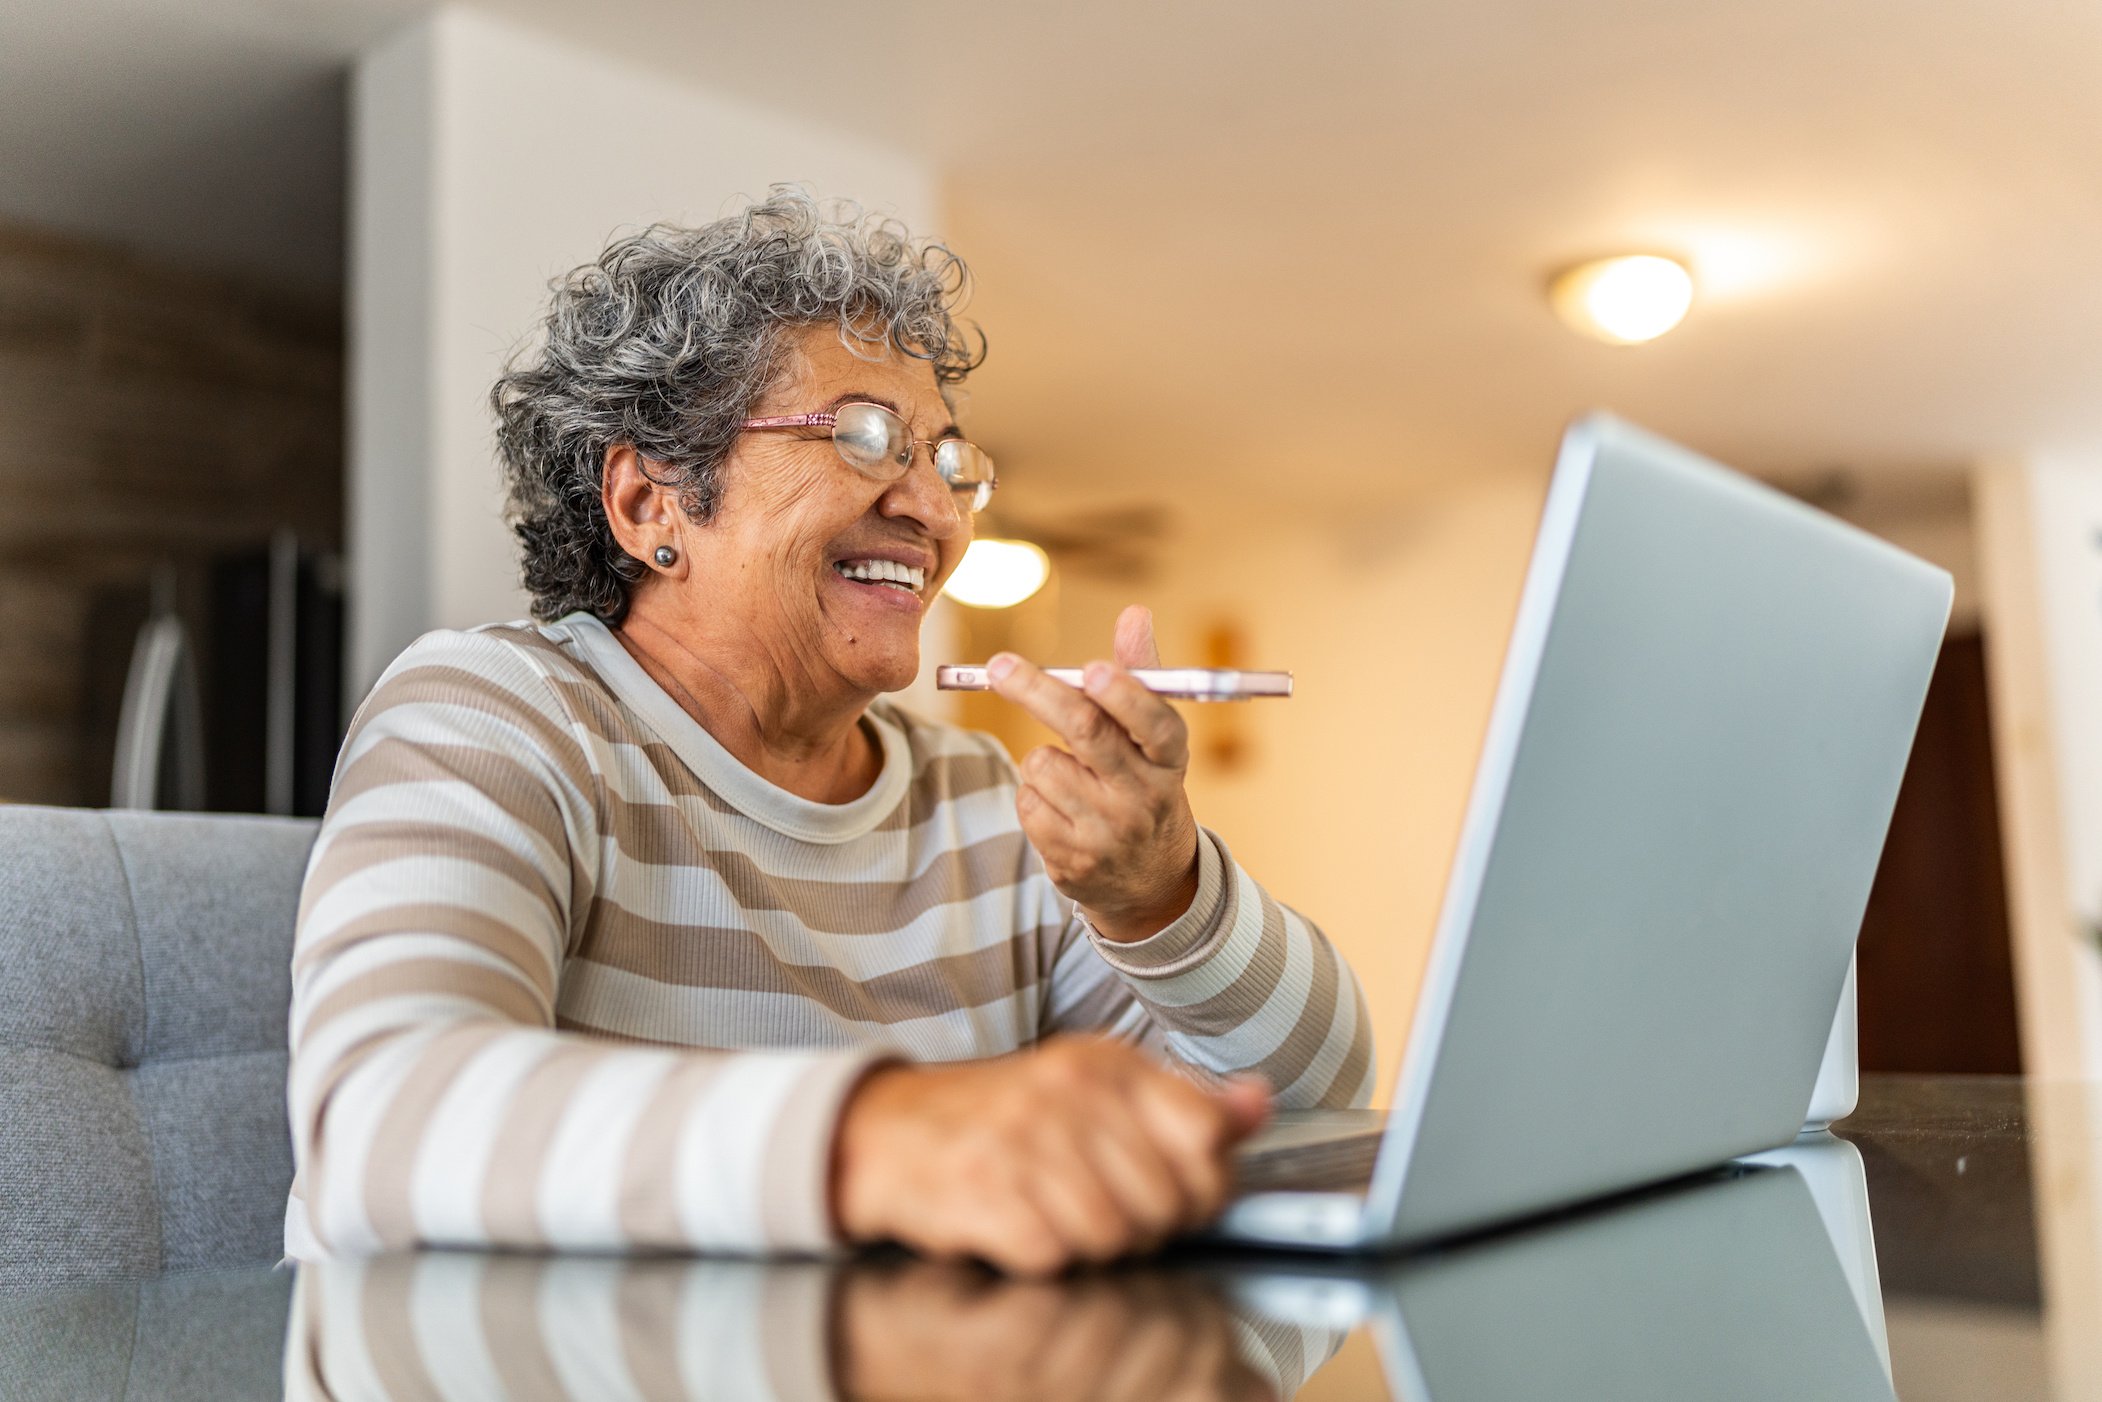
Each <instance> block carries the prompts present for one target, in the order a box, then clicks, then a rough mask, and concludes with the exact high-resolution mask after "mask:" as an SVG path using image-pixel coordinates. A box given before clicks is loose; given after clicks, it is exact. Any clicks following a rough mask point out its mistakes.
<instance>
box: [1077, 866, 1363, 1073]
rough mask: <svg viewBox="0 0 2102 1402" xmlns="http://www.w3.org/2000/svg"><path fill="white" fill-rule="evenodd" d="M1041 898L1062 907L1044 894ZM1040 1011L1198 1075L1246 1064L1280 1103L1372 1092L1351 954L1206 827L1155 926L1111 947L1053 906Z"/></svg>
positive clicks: (1228, 1070) (1233, 1069)
mask: <svg viewBox="0 0 2102 1402" xmlns="http://www.w3.org/2000/svg"><path fill="white" fill-rule="evenodd" d="M1045 888H1046V889H1047V890H1049V883H1048V882H1046V883H1045ZM1048 900H1049V902H1050V904H1051V906H1052V908H1053V911H1056V908H1057V907H1058V906H1061V905H1063V902H1062V900H1060V898H1058V896H1057V894H1056V892H1055V891H1054V892H1051V895H1050V896H1049V898H1048ZM1058 913H1060V914H1062V912H1058ZM1051 918H1055V916H1054V915H1053V914H1051V913H1049V912H1047V916H1046V919H1047V922H1048V920H1049V919H1051ZM1046 1022H1047V1025H1048V1027H1049V1028H1050V1030H1053V1031H1079V1030H1090V1031H1099V1032H1106V1033H1108V1034H1110V1035H1112V1036H1121V1037H1127V1038H1130V1039H1132V1040H1134V1041H1137V1042H1139V1043H1141V1044H1142V1045H1148V1046H1152V1047H1154V1048H1155V1049H1157V1050H1158V1051H1160V1052H1161V1053H1163V1054H1164V1055H1167V1056H1169V1057H1172V1058H1173V1059H1175V1060H1177V1061H1179V1062H1182V1063H1183V1064H1185V1065H1187V1066H1189V1067H1192V1068H1195V1069H1196V1070H1197V1071H1198V1072H1200V1073H1208V1074H1213V1075H1226V1074H1231V1073H1233V1072H1237V1071H1254V1072H1257V1073H1259V1074H1261V1075H1262V1076H1263V1077H1264V1078H1265V1079H1267V1080H1268V1081H1269V1082H1270V1085H1271V1087H1272V1088H1273V1090H1275V1092H1276V1093H1277V1099H1278V1103H1279V1104H1280V1105H1282V1106H1284V1107H1286V1108H1288V1109H1308V1108H1314V1107H1321V1108H1336V1107H1342V1106H1355V1105H1364V1104H1366V1103H1368V1102H1369V1101H1370V1099H1371V1096H1372V1077H1373V1069H1374V1068H1373V1048H1372V1022H1371V1019H1370V1017H1369V1016H1368V1015H1367V1012H1366V1008H1365V1000H1364V995H1363V994H1362V993H1361V992H1360V990H1359V988H1358V983H1357V979H1356V977H1355V976H1354V975H1353V974H1352V973H1351V971H1350V965H1349V964H1347V963H1346V962H1344V960H1343V958H1342V956H1341V955H1339V954H1337V953H1336V951H1335V948H1334V947H1333V946H1332V945H1330V944H1329V942H1328V939H1327V937H1326V936H1324V935H1323V934H1322V933H1321V931H1320V930H1319V929H1317V928H1316V927H1315V925H1314V923H1313V922H1312V921H1310V920H1308V919H1307V918H1306V917H1304V916H1302V915H1300V914H1299V913H1298V912H1297V911H1295V910H1293V909H1291V908H1290V907H1289V906H1286V905H1283V904H1281V903H1279V902H1278V901H1277V900H1275V899H1273V898H1272V897H1271V895H1270V893H1269V892H1268V891H1265V890H1264V889H1263V888H1262V886H1261V885H1259V884H1258V883H1257V882H1256V881H1255V879H1254V878H1253V877H1251V876H1250V875H1249V874H1248V873H1247V872H1246V871H1244V870H1243V869H1242V868H1241V866H1240V864H1239V863H1238V862H1236V861H1235V860H1234V859H1233V854H1232V853H1231V852H1230V851H1229V850H1228V849H1227V847H1226V844H1225V842H1223V841H1222V840H1221V839H1220V838H1219V836H1218V835H1217V834H1216V833H1214V832H1212V831H1210V830H1209V829H1205V830H1204V831H1202V832H1201V833H1200V835H1199V838H1198V846H1197V895H1196V898H1195V899H1194V900H1193V901H1191V903H1190V908H1189V910H1188V911H1186V912H1185V913H1184V914H1183V916H1182V918H1180V919H1179V920H1177V921H1175V922H1174V923H1173V924H1171V925H1169V926H1168V927H1167V928H1166V929H1164V930H1161V931H1160V932H1158V933H1157V934H1154V935H1151V936H1149V937H1148V938H1146V939H1143V940H1139V941H1136V942H1135V943H1131V944H1117V943H1114V942H1112V941H1110V940H1106V939H1104V938H1102V937H1101V936H1100V935H1099V934H1097V933H1096V932H1095V931H1094V930H1093V929H1092V928H1091V927H1090V926H1088V924H1087V922H1086V921H1085V920H1083V919H1082V918H1080V917H1079V916H1078V915H1077V914H1074V915H1070V916H1066V917H1065V925H1064V931H1063V935H1062V937H1061V939H1060V943H1059V950H1058V954H1057V959H1056V962H1055V963H1054V964H1053V966H1052V971H1051V978H1050V986H1049V1006H1048V1009H1047V1013H1046Z"/></svg>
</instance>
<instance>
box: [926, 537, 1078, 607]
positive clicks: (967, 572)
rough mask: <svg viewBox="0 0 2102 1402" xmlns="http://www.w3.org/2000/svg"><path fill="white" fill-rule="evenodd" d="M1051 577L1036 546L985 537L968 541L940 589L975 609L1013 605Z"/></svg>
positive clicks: (1048, 559) (1047, 563) (1049, 565)
mask: <svg viewBox="0 0 2102 1402" xmlns="http://www.w3.org/2000/svg"><path fill="white" fill-rule="evenodd" d="M1050 577H1051V561H1050V558H1049V557H1048V556H1046V555H1045V554H1044V552H1043V551H1042V550H1040V549H1038V548H1037V547H1036V546H1034V545H1031V544H1030V543H1029V542H1028V541H1026V540H997V539H994V538H992V537H990V536H988V537H985V538H983V539H980V540H974V541H972V542H971V548H970V549H969V550H966V551H965V552H964V555H963V563H962V564H960V565H958V566H957V567H956V573H954V574H952V575H950V576H949V582H948V583H947V584H945V585H943V586H942V592H943V593H944V594H947V595H948V596H949V597H950V598H952V599H954V600H956V602H957V603H959V604H969V605H970V606H971V607H972V608H974V609H1005V608H1013V607H1014V606H1015V605H1016V604H1019V603H1021V602H1022V600H1024V599H1026V598H1028V597H1029V596H1030V595H1032V594H1034V593H1035V592H1036V591H1037V590H1039V589H1041V588H1043V587H1044V581H1045V580H1046V579H1049V578H1050Z"/></svg>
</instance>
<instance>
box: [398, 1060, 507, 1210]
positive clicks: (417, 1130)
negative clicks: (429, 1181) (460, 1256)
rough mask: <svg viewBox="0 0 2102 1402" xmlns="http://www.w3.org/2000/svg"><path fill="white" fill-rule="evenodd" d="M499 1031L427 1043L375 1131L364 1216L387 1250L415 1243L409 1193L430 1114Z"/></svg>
mask: <svg viewBox="0 0 2102 1402" xmlns="http://www.w3.org/2000/svg"><path fill="white" fill-rule="evenodd" d="M503 1031H504V1029H502V1028H494V1027H486V1026H483V1027H459V1028H450V1029H448V1030H446V1031H444V1032H441V1033H439V1034H438V1035H437V1036H435V1037H433V1038H431V1040H430V1044H429V1045H427V1046H426V1047H424V1048H423V1050H422V1051H420V1052H418V1053H417V1056H416V1064H415V1066H414V1067H413V1068H411V1070H410V1071H409V1074H408V1077H407V1079H405V1080H404V1081H403V1082H402V1083H401V1086H400V1088H399V1089H398V1090H396V1091H395V1093H394V1099H393V1100H392V1101H391V1102H389V1104H388V1106H387V1109H386V1113H385V1114H383V1115H382V1116H381V1117H380V1122H379V1124H378V1125H377V1126H376V1127H375V1128H374V1130H373V1132H372V1151H371V1153H370V1155H369V1156H368V1157H367V1159H366V1161H365V1216H366V1218H367V1220H369V1221H370V1222H371V1223H372V1229H373V1230H374V1231H375V1232H376V1233H378V1235H379V1238H380V1241H381V1242H382V1243H383V1244H385V1245H386V1246H389V1247H394V1248H399V1247H405V1246H414V1245H417V1244H419V1243H420V1238H419V1237H418V1235H417V1231H416V1211H415V1205H414V1197H413V1193H412V1189H413V1187H414V1178H415V1172H416V1160H417V1158H418V1156H419V1154H420V1153H421V1151H422V1149H423V1140H424V1135H425V1133H426V1132H427V1131H428V1129H429V1128H430V1122H431V1112H432V1111H434V1110H436V1109H437V1108H438V1102H439V1100H440V1099H441V1098H443V1097H444V1095H445V1092H446V1091H448V1090H450V1089H451V1088H452V1083H453V1079H454V1078H455V1077H456V1076H458V1075H459V1074H460V1068H461V1067H463V1066H465V1065H466V1064H467V1062H468V1060H469V1058H471V1057H472V1056H473V1055H474V1054H475V1053H476V1052H478V1051H480V1050H481V1049H482V1048H483V1047H485V1046H487V1045H488V1044H489V1039H490V1038H491V1037H493V1036H500V1035H502V1033H503Z"/></svg>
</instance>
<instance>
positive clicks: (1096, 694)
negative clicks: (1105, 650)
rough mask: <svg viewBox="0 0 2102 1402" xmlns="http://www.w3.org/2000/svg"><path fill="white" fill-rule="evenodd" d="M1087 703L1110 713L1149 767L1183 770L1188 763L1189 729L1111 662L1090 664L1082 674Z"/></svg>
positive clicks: (1160, 698)
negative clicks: (1088, 701) (1091, 702)
mask: <svg viewBox="0 0 2102 1402" xmlns="http://www.w3.org/2000/svg"><path fill="white" fill-rule="evenodd" d="M1082 676H1083V677H1084V678H1085V683H1084V689H1085V691H1086V694H1087V696H1088V699H1090V700H1091V701H1093V702H1094V703H1095V704H1096V705H1098V706H1100V707H1101V708H1102V709H1103V710H1104V711H1107V712H1108V713H1109V718H1110V719H1111V720H1113V721H1115V722H1116V723H1117V724H1118V725H1119V726H1120V727H1122V728H1123V731H1124V733H1125V734H1126V735H1127V736H1129V737H1130V739H1131V742H1132V744H1133V745H1134V746H1136V747H1137V749H1138V752H1139V754H1140V755H1142V756H1143V757H1144V758H1145V759H1146V760H1147V762H1148V763H1151V764H1157V765H1160V766H1161V767H1162V768H1165V769H1182V768H1184V767H1186V766H1187V765H1188V764H1189V762H1190V728H1189V726H1188V725H1187V724H1186V723H1185V722H1184V721H1183V718H1182V717H1181V716H1180V715H1179V714H1177V712H1176V710H1175V708H1174V707H1173V706H1170V705H1169V704H1168V703H1167V701H1166V700H1164V699H1163V698H1162V697H1160V696H1159V695H1157V694H1155V693H1154V692H1151V691H1148V690H1147V689H1146V688H1145V687H1143V686H1141V685H1140V684H1139V680H1138V678H1137V677H1134V676H1132V675H1131V673H1130V672H1128V671H1126V670H1125V669H1124V668H1122V667H1119V666H1117V665H1116V664H1115V663H1113V662H1090V663H1088V665H1087V670H1086V671H1085V672H1084V673H1082Z"/></svg>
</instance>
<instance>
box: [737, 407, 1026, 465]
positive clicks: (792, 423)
mask: <svg viewBox="0 0 2102 1402" xmlns="http://www.w3.org/2000/svg"><path fill="white" fill-rule="evenodd" d="M854 402H855V403H857V404H862V403H868V405H869V407H870V408H871V409H883V412H884V413H886V414H890V416H891V417H892V418H894V419H898V422H900V423H903V422H904V420H903V419H899V418H898V416H897V415H896V414H894V413H891V411H890V410H889V409H884V408H883V406H882V405H881V404H874V403H869V401H867V400H856V401H854ZM846 407H847V406H846V405H844V404H842V405H840V406H839V408H840V409H844V408H846ZM838 423H839V410H838V409H834V410H831V411H829V412H827V413H822V414H775V415H774V416H773V417H771V418H765V419H746V420H745V421H744V422H743V423H741V424H739V425H738V426H737V427H738V429H739V430H740V431H744V430H749V429H767V428H833V427H836V426H837V425H838ZM905 441H906V442H908V443H910V444H912V446H913V447H915V448H917V447H919V446H920V444H922V443H925V444H926V445H927V446H928V447H930V448H938V447H940V446H941V445H942V444H944V443H952V442H953V443H968V442H970V440H969V439H967V438H963V437H960V436H958V435H956V434H950V435H948V436H947V437H943V438H910V437H908V438H907V439H906V440H905ZM973 446H974V447H975V446H976V445H975V444H974V445H973ZM978 451H979V452H981V453H982V452H984V451H985V450H984V449H983V448H980V449H979V450H978Z"/></svg>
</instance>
